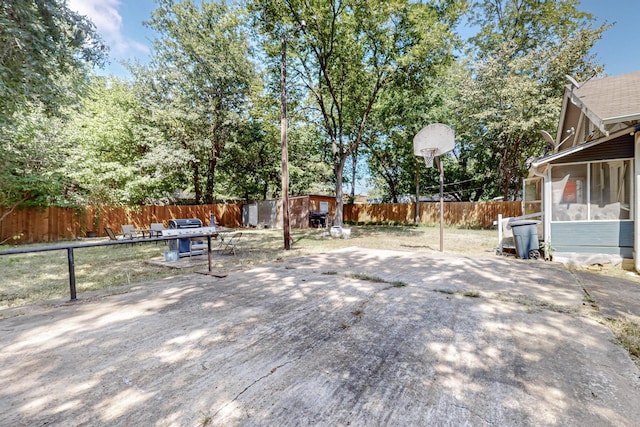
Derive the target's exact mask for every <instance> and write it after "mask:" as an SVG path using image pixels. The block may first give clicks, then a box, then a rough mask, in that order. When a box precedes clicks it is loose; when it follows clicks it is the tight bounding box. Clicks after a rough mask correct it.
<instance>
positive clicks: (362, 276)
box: [347, 273, 388, 283]
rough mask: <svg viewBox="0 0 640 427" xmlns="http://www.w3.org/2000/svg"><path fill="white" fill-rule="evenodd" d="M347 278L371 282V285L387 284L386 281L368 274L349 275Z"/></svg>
mask: <svg viewBox="0 0 640 427" xmlns="http://www.w3.org/2000/svg"><path fill="white" fill-rule="evenodd" d="M347 277H349V278H351V279H356V280H366V281H368V282H373V283H388V282H387V281H386V280H384V279H381V278H379V277H377V276H369V275H368V274H362V273H353V274H349V275H348V276H347Z"/></svg>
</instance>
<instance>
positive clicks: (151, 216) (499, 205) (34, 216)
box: [0, 202, 522, 243]
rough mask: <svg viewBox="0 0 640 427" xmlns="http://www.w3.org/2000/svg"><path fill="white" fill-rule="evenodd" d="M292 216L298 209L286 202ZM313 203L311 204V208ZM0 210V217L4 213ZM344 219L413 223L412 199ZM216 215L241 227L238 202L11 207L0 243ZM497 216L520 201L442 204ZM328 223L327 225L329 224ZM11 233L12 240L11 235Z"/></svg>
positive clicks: (359, 208) (455, 220)
mask: <svg viewBox="0 0 640 427" xmlns="http://www.w3.org/2000/svg"><path fill="white" fill-rule="evenodd" d="M291 206H292V208H293V209H292V214H296V212H297V211H298V210H299V209H297V205H295V203H293V202H292V203H291ZM311 208H312V207H308V208H307V209H306V210H304V209H303V210H302V211H301V213H300V215H302V216H301V218H298V220H296V221H293V222H292V227H294V228H295V227H298V228H305V227H308V211H309V209H311ZM316 208H317V207H315V206H314V207H313V209H316ZM4 212H5V211H4V210H3V208H0V217H2V216H3V214H4ZM343 212H344V216H343V218H344V221H348V222H351V223H362V224H369V223H382V222H385V223H387V222H396V223H413V222H414V220H415V203H402V204H400V203H394V204H376V205H362V204H356V205H345V206H344V211H343ZM212 214H213V215H215V218H216V222H217V223H218V224H219V225H222V226H225V227H230V228H237V227H241V226H242V204H239V203H237V204H215V205H191V206H140V207H100V208H96V207H87V208H85V209H71V208H58V207H48V208H39V209H38V208H33V209H16V210H14V211H13V212H11V213H10V214H9V215H7V217H5V218H4V220H3V221H0V242H6V243H36V242H55V241H60V240H70V239H77V238H78V237H84V236H85V235H86V232H87V231H90V230H95V231H97V232H98V236H106V234H105V232H104V227H110V228H111V229H113V230H114V231H115V232H116V233H120V230H121V226H122V224H133V225H134V226H135V227H136V228H141V229H143V228H149V225H150V224H151V223H153V222H161V223H163V224H164V225H165V226H167V225H168V222H169V220H170V219H174V218H200V219H201V220H202V221H203V223H204V224H205V225H208V224H209V217H210V215H212ZM498 214H502V216H504V217H513V216H519V215H521V214H522V204H521V202H446V203H445V204H444V221H445V224H449V225H460V226H464V227H482V228H490V227H492V225H493V221H495V220H496V219H497V218H498ZM420 222H421V223H422V224H437V223H439V222H440V204H439V203H437V202H435V203H434V202H428V203H420ZM329 225H330V224H329ZM14 236H15V237H16V238H14Z"/></svg>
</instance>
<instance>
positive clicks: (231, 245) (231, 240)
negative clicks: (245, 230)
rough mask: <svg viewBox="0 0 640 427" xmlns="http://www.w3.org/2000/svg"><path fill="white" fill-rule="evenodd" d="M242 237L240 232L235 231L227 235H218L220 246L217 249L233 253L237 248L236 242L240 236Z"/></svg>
mask: <svg viewBox="0 0 640 427" xmlns="http://www.w3.org/2000/svg"><path fill="white" fill-rule="evenodd" d="M241 237H242V232H241V231H237V232H235V233H233V234H230V235H228V236H222V235H221V236H220V239H221V240H220V246H218V249H219V250H220V252H221V253H223V254H224V253H230V254H233V255H235V254H236V249H237V248H238V243H239V242H240V238H241Z"/></svg>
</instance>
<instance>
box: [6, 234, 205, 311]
mask: <svg viewBox="0 0 640 427" xmlns="http://www.w3.org/2000/svg"><path fill="white" fill-rule="evenodd" d="M189 237H206V238H207V256H208V263H209V273H211V266H212V262H211V235H210V234H193V235H190V236H189ZM165 240H176V237H175V236H169V237H154V238H149V239H132V240H117V241H113V240H108V241H106V242H92V243H75V244H70V245H58V246H42V247H37V248H17V249H7V250H4V251H0V255H18V254H28V253H33V252H49V251H63V250H66V251H67V264H68V266H69V295H70V300H71V301H75V300H76V299H77V295H76V273H75V261H74V254H73V250H74V249H82V248H95V247H99V246H111V245H131V244H134V243H151V242H161V241H165Z"/></svg>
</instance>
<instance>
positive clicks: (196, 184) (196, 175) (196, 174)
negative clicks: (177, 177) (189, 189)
mask: <svg viewBox="0 0 640 427" xmlns="http://www.w3.org/2000/svg"><path fill="white" fill-rule="evenodd" d="M190 166H191V171H192V172H193V191H194V193H195V199H196V204H200V203H202V189H201V188H200V171H199V170H198V163H197V162H190Z"/></svg>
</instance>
